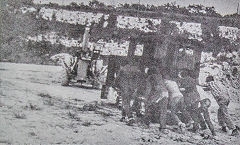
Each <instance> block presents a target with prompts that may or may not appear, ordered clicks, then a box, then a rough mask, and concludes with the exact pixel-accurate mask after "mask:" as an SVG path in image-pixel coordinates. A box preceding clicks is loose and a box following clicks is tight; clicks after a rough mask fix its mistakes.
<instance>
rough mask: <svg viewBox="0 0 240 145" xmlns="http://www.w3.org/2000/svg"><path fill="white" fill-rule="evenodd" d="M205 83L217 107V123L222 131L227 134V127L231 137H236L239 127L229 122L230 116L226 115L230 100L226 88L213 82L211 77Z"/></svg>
mask: <svg viewBox="0 0 240 145" xmlns="http://www.w3.org/2000/svg"><path fill="white" fill-rule="evenodd" d="M206 82H207V83H208V86H209V88H210V91H211V93H212V95H213V97H214V99H215V100H216V101H217V103H218V105H219V109H218V114H217V116H218V123H219V125H220V126H222V130H223V131H224V132H227V127H228V128H229V129H230V130H232V135H233V136H235V135H238V134H239V132H238V130H239V127H238V126H235V125H234V124H233V122H232V120H231V116H230V115H229V113H228V105H229V103H230V98H229V94H228V90H227V88H226V87H224V86H223V85H221V83H219V82H217V81H216V80H214V78H213V76H208V77H207V78H206Z"/></svg>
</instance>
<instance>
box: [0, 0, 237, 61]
mask: <svg viewBox="0 0 240 145" xmlns="http://www.w3.org/2000/svg"><path fill="white" fill-rule="evenodd" d="M134 8H136V6H135V5H133V6H131V7H130V6H126V5H125V6H122V7H119V8H113V7H110V6H105V5H102V4H99V3H92V4H91V5H88V6H86V5H82V4H81V5H78V4H76V3H72V4H71V5H69V6H59V5H57V4H44V5H42V4H35V3H32V1H31V0H21V1H6V0H5V1H2V2H1V10H2V13H1V14H2V16H1V20H2V21H1V25H2V27H1V28H2V33H1V34H2V43H1V50H2V53H1V56H0V59H1V61H10V62H24V63H36V64H49V63H50V62H49V56H51V55H53V54H56V53H60V52H68V53H70V54H71V53H73V52H74V51H76V50H77V49H79V47H80V46H81V42H82V37H83V33H84V30H85V27H86V26H87V27H89V28H90V43H89V47H91V48H93V47H100V49H102V54H103V55H109V54H118V55H126V53H127V49H128V45H129V39H128V38H129V36H131V35H140V36H141V35H142V36H144V35H155V36H156V37H159V38H160V40H159V41H163V40H162V39H161V37H165V35H167V33H166V32H164V31H166V30H165V28H166V27H167V25H168V24H169V23H172V24H175V25H176V27H177V29H178V33H180V34H184V33H186V34H187V35H188V36H186V37H187V39H190V40H197V41H199V42H200V43H201V44H203V47H202V48H203V49H204V51H207V52H213V55H214V56H216V55H217V54H218V53H219V52H220V50H221V49H226V50H229V49H230V50H231V51H233V50H238V47H239V39H240V38H239V37H240V34H239V33H240V31H239V28H240V26H239V25H240V19H239V15H232V16H225V17H221V16H220V15H217V14H215V12H211V15H210V11H207V12H203V10H202V9H204V10H205V11H206V9H207V8H205V7H203V6H202V7H201V8H198V7H196V6H194V7H193V6H189V7H188V9H186V10H187V12H185V13H184V11H186V10H184V11H183V8H176V7H174V6H171V5H169V6H165V7H164V6H163V8H162V7H159V8H158V9H157V8H155V9H154V7H152V9H151V8H149V9H147V8H144V7H140V9H139V11H136V9H134ZM172 10H175V11H174V12H173V11H172ZM180 10H182V11H180ZM141 39H144V38H140V40H139V41H138V44H139V45H138V47H137V48H138V49H137V55H141V53H142V50H143V47H144V46H143V44H142V40H141Z"/></svg>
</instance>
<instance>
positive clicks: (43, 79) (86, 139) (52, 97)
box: [0, 63, 240, 145]
mask: <svg viewBox="0 0 240 145" xmlns="http://www.w3.org/2000/svg"><path fill="white" fill-rule="evenodd" d="M60 70H61V68H60V67H58V66H42V65H30V64H13V63H0V144H24V143H26V144H85V145H122V144H133V145H135V144H137V145H138V144H184V145H186V144H234V145H236V144H240V141H239V140H238V138H237V137H230V136H229V135H227V134H224V133H222V132H221V131H220V130H219V126H218V125H217V120H216V112H217V111H216V108H217V106H216V104H214V102H213V106H212V108H211V114H212V116H213V117H212V120H213V122H214V125H215V127H216V130H217V134H218V136H217V137H216V139H207V140H203V139H202V138H201V137H200V135H198V134H193V133H189V132H187V133H186V134H185V135H183V134H179V133H177V132H170V133H169V134H167V135H166V134H162V133H159V132H158V128H157V127H158V125H157V124H151V126H150V128H144V127H142V126H141V125H139V124H138V125H134V126H131V127H130V126H127V125H125V124H124V123H122V122H119V119H120V111H119V110H118V109H117V108H115V107H113V106H110V105H108V104H106V103H102V102H101V100H100V99H99V98H100V97H99V96H100V91H99V90H91V89H82V88H77V87H62V86H60V84H59V82H58V81H57V80H58V77H59V72H60ZM199 89H200V92H201V95H202V96H208V94H204V93H205V92H203V91H202V90H201V88H199ZM239 111H240V106H239V103H231V108H230V112H231V115H232V117H233V120H234V122H235V123H237V124H239V125H240V121H239V119H240V112H239Z"/></svg>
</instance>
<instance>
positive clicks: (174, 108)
mask: <svg viewBox="0 0 240 145" xmlns="http://www.w3.org/2000/svg"><path fill="white" fill-rule="evenodd" d="M180 100H181V97H174V98H172V99H171V103H170V111H171V117H172V119H173V121H174V122H175V123H176V124H177V125H181V124H182V121H181V120H180V119H179V117H178V116H177V112H178V111H180V108H181V102H180Z"/></svg>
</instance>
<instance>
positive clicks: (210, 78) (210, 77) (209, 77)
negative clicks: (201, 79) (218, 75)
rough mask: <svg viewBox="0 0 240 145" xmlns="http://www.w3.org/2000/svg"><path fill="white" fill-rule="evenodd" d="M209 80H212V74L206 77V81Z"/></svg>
mask: <svg viewBox="0 0 240 145" xmlns="http://www.w3.org/2000/svg"><path fill="white" fill-rule="evenodd" d="M211 81H214V78H213V76H211V75H210V76H208V77H207V78H206V82H211Z"/></svg>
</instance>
